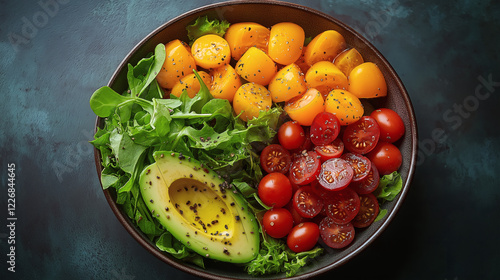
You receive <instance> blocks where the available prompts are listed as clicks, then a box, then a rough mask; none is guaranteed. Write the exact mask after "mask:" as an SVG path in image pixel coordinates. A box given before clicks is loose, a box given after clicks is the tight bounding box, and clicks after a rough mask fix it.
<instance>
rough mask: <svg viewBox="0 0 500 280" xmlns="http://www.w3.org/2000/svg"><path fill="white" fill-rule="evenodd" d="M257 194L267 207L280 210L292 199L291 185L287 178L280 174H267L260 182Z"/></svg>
mask: <svg viewBox="0 0 500 280" xmlns="http://www.w3.org/2000/svg"><path fill="white" fill-rule="evenodd" d="M257 193H258V194H259V198H260V200H262V202H264V204H266V205H267V206H269V207H273V208H280V207H283V206H285V205H286V204H287V203H288V202H289V201H290V199H291V198H292V184H290V180H289V179H288V177H286V176H285V175H283V174H281V173H277V172H274V173H269V174H267V175H266V176H264V178H262V180H260V182H259V186H258V188H257Z"/></svg>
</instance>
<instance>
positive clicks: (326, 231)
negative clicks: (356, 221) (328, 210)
mask: <svg viewBox="0 0 500 280" xmlns="http://www.w3.org/2000/svg"><path fill="white" fill-rule="evenodd" d="M319 231H320V233H321V239H323V241H324V242H325V244H326V245H328V246H329V247H331V248H334V249H341V248H344V247H346V246H347V245H349V244H351V242H352V241H353V240H354V235H355V231H354V227H353V226H352V224H351V223H347V224H345V225H339V224H336V223H335V222H333V221H332V219H330V218H329V217H325V218H324V219H323V220H322V221H321V223H320V224H319Z"/></svg>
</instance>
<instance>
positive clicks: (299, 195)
mask: <svg viewBox="0 0 500 280" xmlns="http://www.w3.org/2000/svg"><path fill="white" fill-rule="evenodd" d="M292 201H293V207H294V208H295V210H297V213H299V215H301V216H302V217H304V218H313V217H314V216H316V215H318V214H319V213H320V212H321V209H323V199H321V197H319V196H318V195H317V194H316V193H315V191H314V189H313V188H312V187H311V186H303V187H301V188H300V189H298V190H297V191H296V192H295V194H294V196H293V200H292Z"/></svg>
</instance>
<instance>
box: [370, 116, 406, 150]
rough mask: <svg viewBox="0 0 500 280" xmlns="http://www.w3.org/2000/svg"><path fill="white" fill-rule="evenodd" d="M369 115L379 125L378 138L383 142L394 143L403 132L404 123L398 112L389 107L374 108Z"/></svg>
mask: <svg viewBox="0 0 500 280" xmlns="http://www.w3.org/2000/svg"><path fill="white" fill-rule="evenodd" d="M370 116H371V117H372V118H374V119H375V120H376V121H377V123H378V126H379V127H380V139H381V140H382V141H385V142H389V143H394V142H396V141H397V140H399V138H401V137H402V136H403V134H404V133H405V124H404V122H403V120H402V119H401V117H400V116H399V115H398V113H396V112H394V111H393V110H391V109H389V108H380V109H376V110H374V111H373V112H372V113H371V114H370Z"/></svg>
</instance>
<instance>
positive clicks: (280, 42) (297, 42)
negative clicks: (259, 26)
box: [268, 22, 305, 65]
mask: <svg viewBox="0 0 500 280" xmlns="http://www.w3.org/2000/svg"><path fill="white" fill-rule="evenodd" d="M304 40H305V32H304V29H302V27H300V25H298V24H295V23H293V22H280V23H277V24H275V25H273V26H272V27H271V33H270V35H269V45H268V54H269V57H271V59H272V60H274V61H275V62H276V63H279V64H281V65H288V64H291V63H294V62H295V61H296V60H297V59H299V57H300V55H301V54H302V47H303V46H304Z"/></svg>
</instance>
